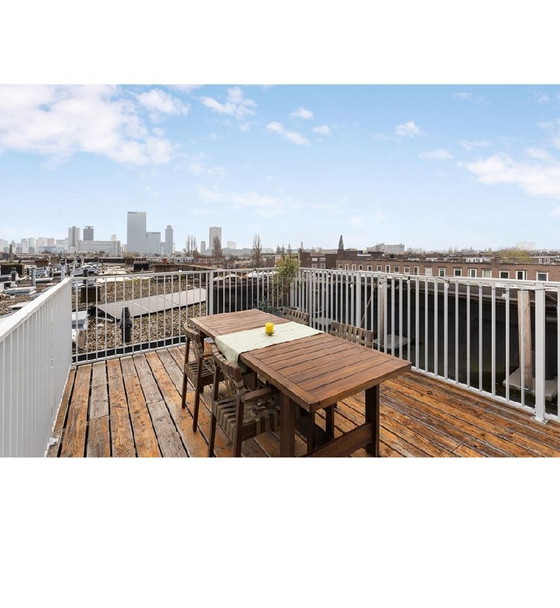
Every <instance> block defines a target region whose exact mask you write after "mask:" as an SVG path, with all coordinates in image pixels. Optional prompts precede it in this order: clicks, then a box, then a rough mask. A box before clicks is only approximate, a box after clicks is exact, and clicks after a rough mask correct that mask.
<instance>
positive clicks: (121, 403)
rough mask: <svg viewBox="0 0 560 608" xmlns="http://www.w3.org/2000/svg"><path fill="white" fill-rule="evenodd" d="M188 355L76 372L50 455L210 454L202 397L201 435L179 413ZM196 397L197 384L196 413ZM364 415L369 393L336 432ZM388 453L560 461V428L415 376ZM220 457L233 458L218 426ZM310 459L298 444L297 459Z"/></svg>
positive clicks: (392, 389)
mask: <svg viewBox="0 0 560 608" xmlns="http://www.w3.org/2000/svg"><path fill="white" fill-rule="evenodd" d="M183 357H184V347H183V346H180V347H174V348H169V349H161V350H157V351H151V352H148V353H145V354H138V355H134V356H128V357H122V358H118V359H110V360H108V361H101V362H98V363H93V364H83V365H80V366H78V367H77V368H75V369H73V370H72V371H71V372H70V375H69V377H68V382H67V386H66V390H65V393H64V397H63V402H62V405H61V407H60V410H59V412H58V416H57V420H56V423H55V431H54V436H55V437H57V438H58V442H57V443H56V444H55V445H53V446H51V447H50V448H49V451H48V456H51V457H56V456H61V457H70V456H74V457H75V456H78V457H84V456H88V457H110V456H119V457H135V456H150V457H159V456H167V457H186V456H206V455H207V451H208V443H207V438H208V435H209V429H210V413H209V411H208V408H207V407H206V406H205V403H204V401H202V402H201V412H200V415H199V426H200V429H199V431H198V432H196V433H193V430H192V418H191V415H190V413H189V411H188V410H187V409H183V408H181V394H180V391H181V386H182V379H183V375H182V363H183ZM205 391H206V392H205V393H204V395H203V399H204V400H206V402H208V399H209V394H210V391H209V388H206V389H205ZM193 394H194V393H193V390H192V387H190V386H189V392H188V402H189V406H190V407H191V409H192V401H193ZM362 412H363V396H359V397H351V398H348V399H345V400H344V401H343V402H341V403H340V404H339V405H338V408H337V410H336V416H335V422H336V428H337V431H338V433H340V432H342V431H346V430H349V429H351V428H353V427H355V426H356V425H358V424H361V423H363V414H362ZM322 422H323V423H324V419H323V420H322ZM279 448H280V441H279V437H278V435H277V434H276V433H266V434H263V435H261V436H259V437H257V438H255V439H251V440H249V441H246V442H244V444H243V456H248V457H263V456H278V454H279ZM380 449H381V455H382V456H385V457H401V456H417V457H427V456H435V457H445V456H466V457H468V456H488V457H505V456H517V457H520V456H521V457H530V456H560V424H558V423H555V422H549V423H548V424H546V425H542V424H539V423H538V422H535V421H534V420H532V418H531V415H530V414H529V413H526V412H524V411H520V410H517V409H514V408H511V407H507V406H504V405H501V404H499V403H497V402H494V401H492V400H490V399H487V398H485V397H482V396H478V395H476V394H473V393H471V392H468V391H464V390H462V389H460V388H458V387H455V386H452V385H449V384H447V383H444V382H441V381H438V380H434V379H432V378H428V377H426V376H424V375H421V374H418V373H415V372H410V373H407V374H405V375H403V376H400V377H398V378H397V379H395V380H391V381H387V382H385V383H384V384H383V385H382V388H381V446H380ZM215 453H216V455H217V456H230V455H231V453H232V444H231V443H230V442H229V441H228V440H227V438H226V437H225V435H224V434H223V433H222V432H221V430H220V429H219V427H218V433H217V435H216V446H215ZM304 453H305V445H304V443H303V441H302V440H301V439H298V440H297V441H296V454H297V455H302V454H304ZM353 456H369V455H368V454H366V452H365V450H358V451H357V452H355V453H354V454H353Z"/></svg>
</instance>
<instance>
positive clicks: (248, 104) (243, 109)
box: [200, 87, 257, 119]
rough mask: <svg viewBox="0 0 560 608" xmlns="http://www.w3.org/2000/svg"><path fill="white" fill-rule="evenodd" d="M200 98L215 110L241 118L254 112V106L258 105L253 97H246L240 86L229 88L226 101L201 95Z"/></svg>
mask: <svg viewBox="0 0 560 608" xmlns="http://www.w3.org/2000/svg"><path fill="white" fill-rule="evenodd" d="M200 100H201V101H202V103H203V104H204V105H205V106H206V107H207V108H210V109H211V110H212V111H213V112H216V113H218V114H225V115H227V116H233V117H235V118H239V119H241V118H245V117H246V116H250V115H252V114H254V113H255V110H254V108H256V107H257V104H256V103H255V102H254V101H253V100H252V99H246V98H245V97H244V94H243V91H242V90H241V89H240V88H239V87H233V88H231V89H228V92H227V99H226V101H225V103H220V102H219V101H218V100H217V99H214V98H213V97H201V98H200Z"/></svg>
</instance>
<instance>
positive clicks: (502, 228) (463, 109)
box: [0, 85, 560, 249]
mask: <svg viewBox="0 0 560 608" xmlns="http://www.w3.org/2000/svg"><path fill="white" fill-rule="evenodd" d="M559 149H560V87H558V86H539V85H527V86H522V85H513V86H506V85H497V86H472V85H468V86H467V85H465V86H459V85H439V86H431V85H410V86H406V85H386V86H383V85H278V86H260V85H257V86H243V85H224V86H221V85H208V86H178V85H174V86H163V85H154V86H148V85H147V86H131V85H126V86H118V85H107V86H104V85H85V86H80V85H72V86H52V85H35V86H22V85H20V86H2V87H0V201H1V207H2V209H3V210H7V213H6V212H5V211H3V220H2V223H1V225H0V238H4V239H15V240H19V239H20V238H22V237H28V236H56V237H58V238H63V237H64V236H66V230H67V227H68V226H70V225H77V226H81V227H83V226H85V225H94V226H95V231H96V233H95V234H96V238H98V239H109V238H110V236H111V234H113V233H116V234H117V236H118V237H119V238H120V239H121V241H123V242H125V241H126V212H127V211H129V210H130V211H146V212H147V213H148V230H158V231H159V230H161V231H162V232H163V231H164V230H165V227H166V225H167V224H171V225H172V226H173V227H174V230H175V242H176V245H177V246H178V247H184V244H185V239H186V237H187V235H189V234H193V235H195V236H196V237H197V239H198V240H199V241H200V240H207V236H208V227H209V226H214V225H218V226H222V228H223V241H224V243H225V242H226V241H235V242H236V243H237V245H238V246H251V243H252V240H253V236H254V235H255V234H259V235H260V236H261V238H262V240H263V242H264V244H265V245H266V246H271V247H275V246H276V244H284V245H286V246H287V245H288V243H290V244H291V245H292V246H298V245H299V243H300V242H301V241H303V243H304V246H306V247H310V246H322V247H325V248H334V247H335V246H336V244H337V242H338V238H339V236H340V234H342V235H343V236H344V240H345V244H346V246H348V247H360V248H361V247H367V246H370V245H374V244H375V243H378V242H385V243H395V242H402V243H404V244H405V245H406V246H407V247H422V248H425V249H432V248H437V249H447V248H449V247H469V246H472V247H475V248H485V247H494V248H498V247H505V246H510V245H514V244H515V243H516V242H518V241H534V242H535V243H536V245H537V247H542V248H556V247H559V246H560V243H559V241H558V238H557V234H558V228H559V226H560V155H559Z"/></svg>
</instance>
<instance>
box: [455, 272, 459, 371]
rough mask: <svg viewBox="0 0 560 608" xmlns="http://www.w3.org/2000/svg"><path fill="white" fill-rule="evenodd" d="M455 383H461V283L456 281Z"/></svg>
mask: <svg viewBox="0 0 560 608" xmlns="http://www.w3.org/2000/svg"><path fill="white" fill-rule="evenodd" d="M455 382H459V281H455Z"/></svg>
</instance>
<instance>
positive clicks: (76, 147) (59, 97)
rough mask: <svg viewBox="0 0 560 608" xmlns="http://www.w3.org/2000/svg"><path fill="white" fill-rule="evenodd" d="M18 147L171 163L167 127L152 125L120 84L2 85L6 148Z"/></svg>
mask: <svg viewBox="0 0 560 608" xmlns="http://www.w3.org/2000/svg"><path fill="white" fill-rule="evenodd" d="M2 149H5V150H17V151H20V152H27V153H35V154H41V155H46V156H50V157H51V158H54V159H55V162H61V161H63V160H65V159H67V158H69V157H70V156H72V155H73V154H75V153H77V152H88V153H91V154H97V155H100V156H105V157H107V158H110V159H112V160H114V161H116V162H119V163H125V164H132V165H149V164H156V165H159V164H165V163H168V162H169V161H170V160H171V158H172V157H173V155H174V149H173V146H172V144H171V142H170V141H169V140H167V139H165V138H164V137H163V136H162V132H161V131H159V130H157V131H150V130H149V129H148V128H147V127H146V126H145V124H144V122H143V121H142V119H141V117H140V115H139V113H138V106H137V105H136V104H135V103H134V102H133V101H132V100H131V99H130V97H129V96H127V95H126V94H125V93H123V91H121V90H120V89H119V88H118V87H116V86H97V85H91V86H90V85H88V86H78V85H73V86H50V85H49V86H1V87H0V151H2Z"/></svg>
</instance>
